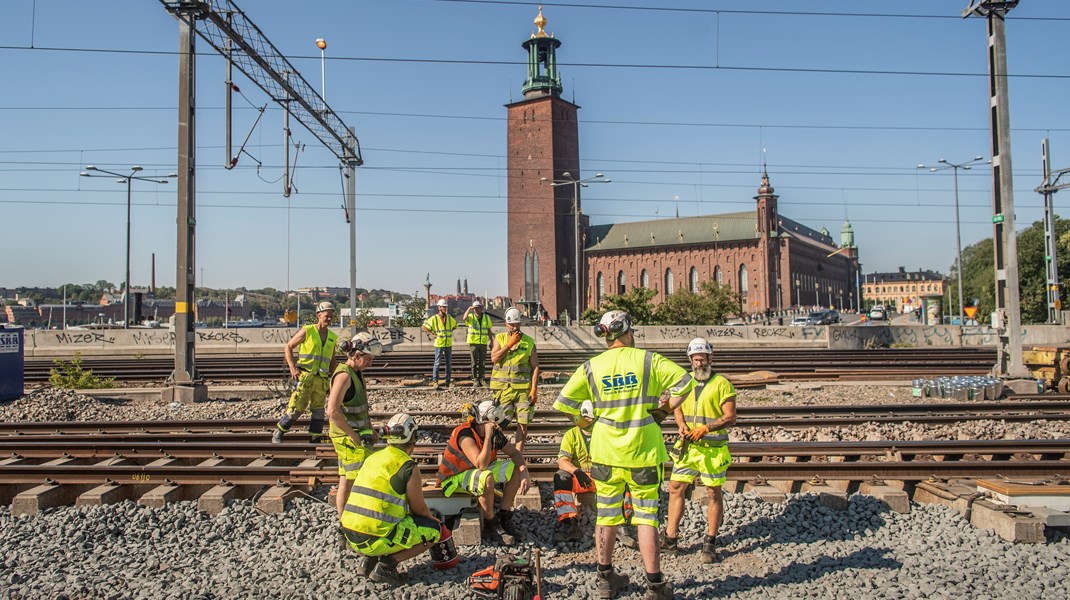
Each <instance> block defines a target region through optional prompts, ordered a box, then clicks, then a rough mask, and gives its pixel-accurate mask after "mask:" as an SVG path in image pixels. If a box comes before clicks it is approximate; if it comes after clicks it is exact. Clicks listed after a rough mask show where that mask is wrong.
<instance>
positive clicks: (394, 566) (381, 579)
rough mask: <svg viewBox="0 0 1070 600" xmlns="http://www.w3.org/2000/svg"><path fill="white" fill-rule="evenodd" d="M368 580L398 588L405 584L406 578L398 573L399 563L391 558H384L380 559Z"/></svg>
mask: <svg viewBox="0 0 1070 600" xmlns="http://www.w3.org/2000/svg"><path fill="white" fill-rule="evenodd" d="M368 579H370V580H372V581H374V582H375V583H382V584H385V585H388V586H391V587H397V586H399V585H401V584H402V583H405V577H404V576H402V574H401V573H398V561H396V560H394V559H393V558H392V557H390V556H384V557H382V558H380V559H379V563H378V564H376V565H375V568H374V569H372V574H371V575H369V576H368Z"/></svg>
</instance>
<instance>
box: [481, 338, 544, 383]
mask: <svg viewBox="0 0 1070 600" xmlns="http://www.w3.org/2000/svg"><path fill="white" fill-rule="evenodd" d="M494 340H495V341H497V342H498V347H499V348H504V347H505V344H506V343H507V342H508V341H509V332H508V331H505V332H502V333H499V334H498V335H496V336H494ZM534 350H535V338H533V337H531V336H530V335H528V334H526V333H522V334H520V341H519V342H517V344H516V345H515V346H513V348H512V350H510V351H509V352H508V353H507V354H506V355H505V357H504V358H502V361H501V364H498V363H494V367H493V368H492V369H491V371H490V389H492V390H505V389H509V388H512V389H514V390H530V389H531V371H532V369H531V353H532V352H533V351H534Z"/></svg>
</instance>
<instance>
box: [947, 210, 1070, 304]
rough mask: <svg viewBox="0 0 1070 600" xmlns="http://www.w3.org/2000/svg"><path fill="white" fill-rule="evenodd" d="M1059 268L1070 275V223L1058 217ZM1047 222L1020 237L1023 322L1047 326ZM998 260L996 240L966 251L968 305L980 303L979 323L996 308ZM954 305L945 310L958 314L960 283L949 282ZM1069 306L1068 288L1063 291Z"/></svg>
mask: <svg viewBox="0 0 1070 600" xmlns="http://www.w3.org/2000/svg"><path fill="white" fill-rule="evenodd" d="M1055 234H1056V238H1055V239H1056V259H1057V261H1058V264H1057V265H1056V267H1057V269H1058V272H1059V273H1070V221H1067V220H1066V219H1061V218H1059V217H1058V216H1056V217H1055ZM1044 257H1045V249H1044V222H1043V221H1036V222H1035V223H1033V224H1032V225H1031V226H1030V227H1029V228H1028V229H1025V230H1023V231H1021V232H1019V234H1018V289H1019V294H1020V297H1021V313H1022V323H1043V322H1045V321H1047V318H1048V301H1047V292H1046V290H1047V272H1046V270H1045V264H1044ZM994 265H995V257H994V251H993V244H992V238H988V239H984V240H981V241H980V242H978V243H976V244H973V245H972V246H968V247H966V248H963V249H962V286H963V295H964V296H965V297H966V304H967V305H969V304H970V303H971V301H972V300H973V299H974V298H977V299H978V300H980V302H979V303H978V304H979V307H978V310H977V314H978V320H979V321H981V322H984V321H986V320H987V315H988V314H990V313H991V312H992V310H993V309H994V308H995V305H996V283H995V266H994ZM949 287H950V288H951V302H950V303H949V305H948V306H947V307H945V311H946V312H947V313H948V314H956V313H957V310H956V309H955V307H957V306H958V284H957V281H956V280H955V278H954V277H952V279H951V281H949ZM1060 294H1061V300H1062V302H1063V304H1064V305H1065V304H1066V302H1067V300H1068V292H1067V288H1066V287H1065V286H1064V287H1063V288H1062V289H1061V290H1060Z"/></svg>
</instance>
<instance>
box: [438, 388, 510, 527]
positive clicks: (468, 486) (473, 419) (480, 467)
mask: <svg viewBox="0 0 1070 600" xmlns="http://www.w3.org/2000/svg"><path fill="white" fill-rule="evenodd" d="M466 413H467V414H466V416H467V417H468V418H467V420H466V421H465V422H464V423H462V424H460V425H458V426H457V427H456V428H454V430H453V433H451V434H450V439H449V441H448V442H446V449H445V450H444V451H443V452H442V456H441V457H439V463H438V483H439V485H440V486H441V487H442V493H443V494H445V495H446V496H447V497H448V496H452V495H453V494H454V493H456V492H458V491H461V492H465V493H467V494H471V495H473V496H478V497H479V511H480V513H482V516H483V521H484V527H483V540H484V541H486V542H492V543H497V544H503V545H506V546H511V545H513V544H515V543H516V538H517V537H519V532H518V531H517V530H516V528H515V527H514V525H513V510H512V509H513V500H514V499H515V498H516V495H517V492H519V493H521V494H523V493H524V492H526V491H528V487H529V486H530V485H531V481H530V479H529V477H528V467H527V464H526V463H525V462H524V455H522V454H521V453H520V451H519V450H517V449H516V446H514V445H512V444H510V443H508V441H507V440H506V439H505V434H504V433H503V432H502V430H503V429H505V428H506V427H508V426H509V419H508V418H507V417H506V416H505V413H503V412H502V409H501V407H500V406H498V405H497V403H495V402H494V401H493V400H484V401H482V402H480V403H479V404H478V405H476V406H475V407H470V408H469V409H467V411H466ZM499 451H500V452H502V453H503V454H505V455H506V456H507V457H508V458H498V452H499ZM496 483H501V484H504V486H505V489H504V493H503V495H502V501H501V510H499V511H498V513H497V514H495V513H494V492H495V487H494V486H495V484H496Z"/></svg>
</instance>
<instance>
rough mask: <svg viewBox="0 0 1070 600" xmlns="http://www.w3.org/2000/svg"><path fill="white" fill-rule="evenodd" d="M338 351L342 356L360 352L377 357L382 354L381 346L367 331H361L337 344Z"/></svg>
mask: <svg viewBox="0 0 1070 600" xmlns="http://www.w3.org/2000/svg"><path fill="white" fill-rule="evenodd" d="M338 349H339V350H341V351H342V353H343V354H349V353H351V352H360V353H361V354H371V355H372V356H379V355H380V354H382V353H383V344H382V343H381V342H380V341H379V339H378V338H377V337H375V336H374V335H372V334H370V333H368V332H367V331H361V332H360V333H358V334H357V335H355V336H353V337H352V338H351V339H348V340H342V341H341V342H339V343H338Z"/></svg>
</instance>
